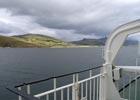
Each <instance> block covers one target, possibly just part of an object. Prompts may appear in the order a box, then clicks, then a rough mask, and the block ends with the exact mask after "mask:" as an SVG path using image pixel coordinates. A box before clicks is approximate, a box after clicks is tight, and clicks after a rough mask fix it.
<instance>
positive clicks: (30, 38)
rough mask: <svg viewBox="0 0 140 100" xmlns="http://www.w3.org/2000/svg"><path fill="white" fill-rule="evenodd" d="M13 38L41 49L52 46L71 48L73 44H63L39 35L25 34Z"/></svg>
mask: <svg viewBox="0 0 140 100" xmlns="http://www.w3.org/2000/svg"><path fill="white" fill-rule="evenodd" d="M14 38H17V39H20V40H22V41H26V42H29V43H32V44H35V45H38V46H42V47H53V46H73V44H70V43H66V42H63V41H61V40H58V39H56V38H53V37H50V36H45V35H40V34H25V35H18V36H14Z"/></svg>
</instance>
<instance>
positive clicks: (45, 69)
mask: <svg viewBox="0 0 140 100" xmlns="http://www.w3.org/2000/svg"><path fill="white" fill-rule="evenodd" d="M102 48H103V47H90V48H0V100H16V99H15V95H13V94H12V93H10V92H9V91H7V90H6V89H5V88H6V87H7V86H11V85H15V84H19V83H22V82H28V81H33V80H37V79H43V78H48V77H51V76H57V75H61V74H66V73H70V72H73V71H80V70H84V69H88V68H93V67H96V66H98V65H101V64H102V63H103V62H104V60H103V59H102ZM136 57H138V53H137V47H135V46H129V47H123V48H122V49H121V51H120V52H119V54H118V56H117V58H116V59H115V62H114V63H115V64H116V65H135V59H136Z"/></svg>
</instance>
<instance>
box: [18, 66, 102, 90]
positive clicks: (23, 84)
mask: <svg viewBox="0 0 140 100" xmlns="http://www.w3.org/2000/svg"><path fill="white" fill-rule="evenodd" d="M102 67H103V66H102V65H100V66H97V67H94V68H89V69H85V70H82V71H76V72H72V73H67V74H64V75H59V76H55V77H49V78H46V79H41V80H37V81H31V82H25V83H22V84H20V85H16V86H15V88H18V87H22V86H25V85H31V84H35V83H40V82H44V81H48V80H51V79H54V78H60V77H64V76H69V75H73V74H79V73H83V72H87V71H89V70H93V69H98V68H102Z"/></svg>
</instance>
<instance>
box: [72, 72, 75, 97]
mask: <svg viewBox="0 0 140 100" xmlns="http://www.w3.org/2000/svg"><path fill="white" fill-rule="evenodd" d="M73 84H74V85H73V87H72V100H75V74H73Z"/></svg>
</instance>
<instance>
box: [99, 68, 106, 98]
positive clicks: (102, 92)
mask: <svg viewBox="0 0 140 100" xmlns="http://www.w3.org/2000/svg"><path fill="white" fill-rule="evenodd" d="M103 71H104V68H101V69H100V73H103ZM104 78H105V76H104V75H102V76H100V86H99V91H100V92H99V100H104V99H105V91H106V90H105V86H106V82H105V79H104Z"/></svg>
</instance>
